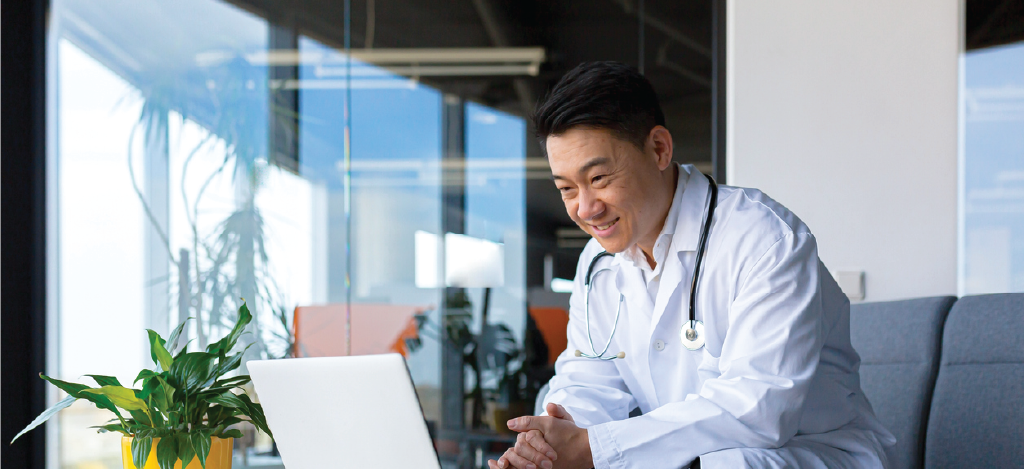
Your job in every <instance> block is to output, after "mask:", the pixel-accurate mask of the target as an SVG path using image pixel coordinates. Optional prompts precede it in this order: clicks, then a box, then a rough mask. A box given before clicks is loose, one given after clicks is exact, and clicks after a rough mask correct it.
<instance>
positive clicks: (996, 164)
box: [958, 42, 1025, 295]
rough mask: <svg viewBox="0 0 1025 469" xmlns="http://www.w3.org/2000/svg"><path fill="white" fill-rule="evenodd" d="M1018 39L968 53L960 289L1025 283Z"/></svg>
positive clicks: (991, 289)
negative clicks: (1024, 276)
mask: <svg viewBox="0 0 1025 469" xmlns="http://www.w3.org/2000/svg"><path fill="white" fill-rule="evenodd" d="M1023 53H1025V50H1023V46H1022V43H1021V42H1018V43H1015V44H1008V45H1003V46H995V47H988V48H985V49H978V50H974V51H970V52H968V53H966V54H965V59H964V91H963V98H962V99H963V100H964V101H963V109H964V116H963V127H964V134H963V146H964V148H963V151H962V153H963V155H962V162H961V168H960V177H961V184H960V185H961V211H962V213H961V220H960V225H961V227H960V228H961V233H960V234H961V236H960V239H961V249H960V252H961V256H960V269H959V272H960V277H961V278H960V279H959V280H960V281H959V282H958V283H959V290H960V293H961V294H964V295H973V294H984V293H1004V292H1020V291H1022V290H1023V288H1025V278H1023V277H1022V264H1023V259H1025V253H1023V252H1022V247H1023V246H1025V238H1023V235H1022V227H1023V225H1025V205H1023V198H1025V189H1023V188H1025V184H1023V179H1025V171H1023V166H1022V164H1023V161H1022V155H1023V154H1025V135H1023V130H1022V129H1023V127H1025V122H1023V120H1022V119H1023V112H1025V94H1023V91H1022V83H1023V81H1025V66H1023V59H1022V57H1023Z"/></svg>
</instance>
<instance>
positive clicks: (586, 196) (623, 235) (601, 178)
mask: <svg viewBox="0 0 1025 469" xmlns="http://www.w3.org/2000/svg"><path fill="white" fill-rule="evenodd" d="M662 130H663V131H664V128H663V129H662ZM653 132H654V131H653ZM545 143H546V148H547V150H548V162H549V164H550V165H551V167H552V175H553V177H554V179H555V186H556V187H557V188H558V189H559V191H560V192H561V193H562V200H563V202H564V203H565V204H566V212H567V213H569V216H570V218H572V219H573V221H574V222H576V224H577V225H579V226H580V228H582V229H583V230H584V231H586V232H587V233H588V234H590V235H591V236H593V237H594V238H595V239H597V240H598V243H600V244H601V246H602V247H603V248H604V249H605V250H606V251H608V252H611V253H618V252H623V251H624V250H625V249H627V248H628V247H630V246H632V245H634V244H636V243H637V242H639V241H641V240H642V239H645V238H649V237H650V238H651V239H654V237H657V236H658V233H659V231H660V230H661V229H662V224H663V223H664V221H665V220H664V219H663V218H664V216H665V214H664V213H663V211H664V210H663V207H662V205H664V204H665V202H664V201H662V200H661V198H662V196H663V182H662V181H663V179H662V175H661V174H662V173H661V171H662V170H663V169H665V168H660V166H664V164H660V163H659V158H658V156H657V155H656V152H655V151H653V149H652V147H653V140H652V138H651V136H650V135H649V139H648V141H647V145H646V149H645V150H641V149H640V148H637V146H635V145H633V144H631V143H630V142H627V141H624V140H621V139H619V138H616V137H614V136H613V135H612V133H611V132H609V131H607V130H604V129H587V128H572V129H570V130H568V131H566V132H565V133H563V134H561V135H557V136H556V135H551V136H549V137H548V139H547V141H546V142H545ZM670 145H671V144H670Z"/></svg>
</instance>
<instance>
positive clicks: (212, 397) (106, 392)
mask: <svg viewBox="0 0 1025 469" xmlns="http://www.w3.org/2000/svg"><path fill="white" fill-rule="evenodd" d="M252 319H253V316H252V314H251V313H250V312H249V308H248V307H246V304H245V300H243V303H242V306H241V307H239V310H238V321H237V322H236V323H235V326H234V327H233V328H232V329H231V332H230V333H228V335H226V336H225V337H223V338H221V339H220V340H218V341H216V342H214V343H211V344H210V345H208V346H207V347H206V349H205V350H203V351H193V352H190V351H188V345H189V344H188V343H186V344H185V345H183V346H182V347H181V349H180V350H178V342H179V339H180V338H181V334H182V331H183V330H184V329H185V324H186V322H187V320H186V321H185V322H182V323H181V324H180V325H178V327H177V328H175V329H174V331H172V333H171V335H170V336H169V337H168V340H167V341H165V340H164V339H163V338H162V337H160V335H159V334H157V333H156V332H154V331H152V330H147V332H148V334H149V343H150V355H151V356H152V358H153V362H154V363H155V364H156V365H157V366H156V368H155V369H154V370H142V371H140V372H139V374H138V376H137V377H136V378H135V382H134V383H133V386H134V385H136V384H141V387H140V388H139V389H135V388H129V387H124V386H122V385H121V383H120V382H118V380H117V378H114V377H112V376H102V375H88V376H89V377H91V378H92V379H93V380H94V381H96V384H97V385H98V386H99V387H95V388H94V387H90V386H86V385H84V384H78V383H69V382H66V381H61V380H58V379H54V378H51V377H49V376H44V375H43V374H42V373H40V375H39V376H40V377H41V378H43V379H45V380H46V381H49V382H50V383H52V384H53V385H54V386H57V387H58V388H60V389H62V390H63V391H64V392H66V393H68V397H66V398H64V399H63V400H62V401H60V402H58V403H57V404H56V405H54V406H53V407H51V408H49V409H47V410H46V411H44V412H43V413H42V414H40V415H39V417H36V419H35V420H33V421H32V423H30V424H29V425H28V426H27V427H25V429H24V430H22V431H21V433H19V434H18V435H17V436H15V437H14V440H17V439H18V437H20V436H21V435H23V434H25V433H26V432H28V431H29V430H32V429H33V428H35V427H37V426H39V425H41V424H42V423H43V422H45V421H46V420H48V419H49V418H50V417H52V416H53V415H54V414H56V413H57V412H59V411H61V410H63V409H65V408H67V407H68V406H70V405H71V404H73V403H74V402H75V401H77V400H78V399H85V400H87V401H90V402H92V403H93V404H95V405H96V407H98V408H100V409H106V410H109V411H111V412H112V413H113V414H114V416H115V418H114V419H111V420H110V422H108V424H106V425H102V426H99V427H94V428H98V429H99V432H100V433H106V432H118V433H121V434H122V435H123V436H122V460H123V464H124V467H125V469H139V468H142V469H157V468H159V469H175V468H178V469H181V468H188V469H198V468H200V467H202V468H204V469H230V468H231V448H232V441H233V438H238V437H241V436H242V433H241V432H240V431H239V430H238V429H236V428H232V426H234V425H236V424H239V423H241V422H243V421H244V420H243V419H245V420H248V421H250V422H252V424H253V425H255V426H256V427H257V428H259V429H260V430H262V431H264V432H266V433H267V434H268V435H271V432H270V429H269V428H268V427H267V420H266V418H264V415H263V407H261V406H260V404H258V403H255V402H253V401H252V400H251V399H250V398H249V396H248V395H247V394H245V392H244V390H243V392H240V393H235V392H233V391H234V390H236V389H242V386H244V385H245V384H247V383H249V381H250V378H249V376H248V375H238V376H233V377H225V375H226V374H228V373H230V372H231V371H233V370H235V369H237V368H238V367H239V366H240V365H241V364H242V356H243V354H244V353H245V350H241V351H239V352H237V353H234V354H230V355H229V353H230V352H231V350H232V349H233V348H234V347H235V343H236V342H237V341H238V339H239V336H241V335H242V332H243V331H244V330H245V327H246V325H247V324H249V322H250V321H252ZM247 348H248V347H247ZM126 413H127V416H126V415H125V414H126ZM14 440H11V443H14Z"/></svg>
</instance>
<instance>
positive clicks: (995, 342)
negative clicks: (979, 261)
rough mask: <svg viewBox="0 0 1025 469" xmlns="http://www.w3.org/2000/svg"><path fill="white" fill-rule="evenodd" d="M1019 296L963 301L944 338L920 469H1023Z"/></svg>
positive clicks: (1022, 306)
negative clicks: (994, 468)
mask: <svg viewBox="0 0 1025 469" xmlns="http://www.w3.org/2000/svg"><path fill="white" fill-rule="evenodd" d="M1023 298H1025V297H1023V295H1022V294H1000V295H983V296H967V297H964V298H961V299H960V300H958V301H957V303H955V304H954V307H953V309H951V311H950V315H949V317H948V318H947V323H946V326H945V327H944V330H943V357H942V360H941V362H940V372H939V376H938V377H937V378H936V390H935V392H934V394H933V399H932V409H931V411H930V412H929V426H928V434H927V437H926V453H925V467H926V468H932V467H944V468H945V467H1000V468H1007V467H1022V458H1023V450H1022V438H1023V432H1022V426H1023V425H1022V415H1023V404H1022V395H1023V391H1025V389H1023V384H1022V377H1023V372H1025V369H1023V367H1022V350H1023V340H1022V336H1023V325H1025V323H1023V309H1025V301H1023Z"/></svg>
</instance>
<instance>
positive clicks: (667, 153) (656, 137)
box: [648, 125, 673, 171]
mask: <svg viewBox="0 0 1025 469" xmlns="http://www.w3.org/2000/svg"><path fill="white" fill-rule="evenodd" d="M648 145H650V146H651V148H652V150H654V152H655V163H656V164H657V165H658V170H659V171H665V169H666V168H668V167H669V165H670V164H671V163H672V162H673V136H672V134H670V133H669V129H667V128H665V127H663V126H661V125H656V126H655V128H653V129H651V132H649V133H648Z"/></svg>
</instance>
